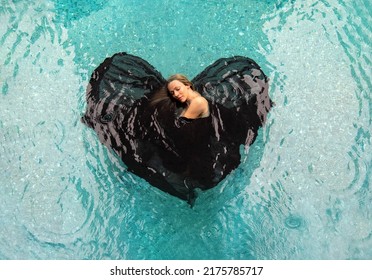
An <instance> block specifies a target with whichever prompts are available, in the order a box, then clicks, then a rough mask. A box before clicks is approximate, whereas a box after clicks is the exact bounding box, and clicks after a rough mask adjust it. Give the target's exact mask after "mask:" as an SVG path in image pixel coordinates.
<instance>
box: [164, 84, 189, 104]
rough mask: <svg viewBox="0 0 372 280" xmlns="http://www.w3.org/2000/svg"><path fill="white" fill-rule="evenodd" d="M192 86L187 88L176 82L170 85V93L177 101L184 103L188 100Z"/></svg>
mask: <svg viewBox="0 0 372 280" xmlns="http://www.w3.org/2000/svg"><path fill="white" fill-rule="evenodd" d="M189 90H190V86H187V85H185V84H183V83H181V82H180V81H177V80H174V81H171V82H170V83H169V84H168V91H169V92H170V94H171V95H172V96H173V98H174V99H176V100H177V101H179V102H181V103H184V102H186V100H187V96H188V92H189Z"/></svg>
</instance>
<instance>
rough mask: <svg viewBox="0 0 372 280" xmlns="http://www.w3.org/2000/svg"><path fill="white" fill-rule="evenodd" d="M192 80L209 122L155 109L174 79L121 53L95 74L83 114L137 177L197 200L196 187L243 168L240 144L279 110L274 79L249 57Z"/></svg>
mask: <svg viewBox="0 0 372 280" xmlns="http://www.w3.org/2000/svg"><path fill="white" fill-rule="evenodd" d="M192 82H193V84H194V89H195V90H196V91H198V92H199V93H200V94H201V95H202V96H204V97H205V98H206V99H207V101H208V103H209V110H210V116H209V117H206V118H199V119H186V118H182V117H178V115H177V113H176V111H175V110H173V109H169V108H166V109H164V106H163V105H162V104H161V103H159V104H157V105H154V106H153V105H152V104H151V102H150V100H151V98H152V96H153V95H154V94H155V93H156V92H157V91H158V90H159V89H160V88H161V87H163V86H164V85H165V84H166V80H165V79H164V78H163V77H162V75H161V74H160V73H159V72H158V71H157V70H156V69H155V68H154V67H153V66H152V65H150V64H149V63H148V62H146V61H145V60H143V59H142V58H140V57H137V56H133V55H130V54H127V53H117V54H115V55H113V56H112V57H110V58H106V59H105V61H104V62H103V63H102V64H101V65H100V66H99V67H98V68H97V69H96V70H95V71H94V72H93V74H92V76H91V79H90V81H89V84H88V87H87V92H86V100H87V108H86V112H85V114H84V116H83V117H82V121H83V122H84V123H85V124H86V125H87V126H89V127H91V128H93V129H94V130H95V132H96V133H97V135H98V137H99V139H100V141H101V142H102V143H103V144H104V145H106V146H107V147H108V148H109V149H111V150H113V151H114V152H115V153H116V154H117V155H119V156H120V157H121V159H122V160H123V162H124V163H125V164H126V165H127V167H128V170H129V171H130V172H132V173H134V174H136V175H138V176H140V177H142V178H144V179H146V180H147V181H148V182H149V183H150V184H151V185H153V186H155V187H157V188H159V189H161V190H163V191H165V192H167V193H169V194H171V195H174V196H177V197H179V198H181V199H184V200H187V201H189V202H190V203H192V201H193V200H194V199H195V193H194V189H195V188H200V189H202V190H206V189H209V188H212V187H214V186H216V185H217V184H218V183H219V182H220V181H221V180H223V179H224V178H225V177H226V176H227V175H228V174H229V173H230V172H231V171H232V170H233V169H235V168H236V167H237V166H238V165H239V163H240V146H241V145H242V144H244V145H247V146H248V145H251V144H252V143H253V141H254V140H255V138H256V135H257V131H258V129H259V128H260V126H262V125H263V124H264V123H265V120H266V116H267V113H268V112H269V110H270V108H271V106H272V102H271V100H270V98H269V95H268V79H267V77H266V75H265V74H264V73H263V71H262V70H261V68H260V67H259V65H258V64H257V63H256V62H254V61H253V60H252V59H250V58H247V57H242V56H234V57H229V58H221V59H218V60H217V61H216V62H215V63H213V64H212V65H210V66H208V67H207V68H206V69H205V70H204V71H202V72H201V73H200V74H199V75H197V76H196V77H195V78H194V79H192ZM161 106H163V107H161Z"/></svg>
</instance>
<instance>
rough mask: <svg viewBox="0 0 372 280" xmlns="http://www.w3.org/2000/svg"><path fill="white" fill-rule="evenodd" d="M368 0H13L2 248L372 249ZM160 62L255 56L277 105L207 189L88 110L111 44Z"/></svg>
mask: <svg viewBox="0 0 372 280" xmlns="http://www.w3.org/2000/svg"><path fill="white" fill-rule="evenodd" d="M371 13H372V8H371V3H370V2H369V1H367V0H356V1H351V0H346V1H345V0H343V1H341V0H309V1H305V0H297V1H295V0H287V1H284V0H282V1H281V0H277V1H256V0H249V1H236V0H235V1H234V0H224V1H215V0H213V1H201V0H200V1H199V0H195V1H176V2H174V1H167V0H161V1H160V0H159V1H150V0H144V1H135V0H105V1H103V0H93V1H71V0H54V1H52V0H30V1H22V0H17V1H15V0H13V1H10V0H3V1H1V7H0V23H1V24H0V91H1V94H0V169H1V173H0V259H136V260H138V259H274V260H277V259H372V191H371V184H370V182H371V177H372V175H371V174H372V172H371V162H372V145H371V131H372V118H371V115H372V114H371V112H372V109H371V108H372V101H371V90H372V83H371V77H372V73H371V60H372V56H371V54H372V51H371V37H372V32H371V26H372V24H371ZM122 51H124V52H128V53H130V54H134V55H137V56H140V57H142V58H143V59H145V60H147V61H148V62H149V63H150V64H152V65H153V66H155V67H156V68H157V69H158V70H159V71H160V72H161V73H162V74H163V76H164V77H167V76H169V75H171V74H173V73H176V72H182V73H184V74H186V75H188V76H189V77H194V76H196V75H197V74H198V73H200V72H201V71H202V70H203V69H204V68H205V67H207V66H208V65H210V64H211V63H213V62H214V61H215V60H217V59H218V58H221V57H228V56H232V55H243V56H248V57H250V58H252V59H254V60H255V61H256V62H257V63H258V64H259V65H261V67H262V69H263V71H264V72H265V74H266V75H267V76H269V77H270V96H271V98H272V99H273V100H274V102H275V107H274V108H273V109H272V111H271V112H270V114H269V115H268V120H267V124H266V125H265V126H264V127H263V128H262V129H260V131H259V135H258V137H257V140H256V142H255V143H254V144H253V145H252V146H251V147H250V148H249V150H244V149H243V147H242V149H241V154H242V162H241V164H240V166H239V167H238V168H237V169H235V170H234V171H233V172H232V173H231V174H229V175H228V176H227V177H226V178H225V179H224V180H223V181H222V182H221V183H220V184H219V185H218V186H217V187H215V188H213V189H211V190H208V191H206V192H201V193H199V196H198V199H197V201H196V204H195V206H194V207H193V208H190V207H189V206H188V205H187V203H186V202H184V201H181V200H179V199H178V198H175V197H173V196H170V195H168V194H165V193H163V192H161V191H159V190H158V189H157V188H154V187H152V186H151V185H149V184H148V183H147V182H146V181H145V180H143V179H141V178H139V177H137V176H135V175H133V174H131V173H130V172H127V171H126V166H125V165H124V164H123V163H122V162H121V161H120V160H119V159H118V158H117V157H115V156H114V155H113V154H112V153H111V152H110V151H109V150H107V149H106V148H105V147H104V146H103V145H102V144H101V143H100V142H99V140H98V138H97V136H96V135H95V133H94V132H93V131H92V130H90V129H89V128H87V127H86V126H84V125H83V124H82V123H81V122H80V117H81V115H82V114H83V112H84V110H85V107H86V103H85V88H86V86H87V84H88V81H89V78H90V75H91V72H92V71H93V70H94V69H95V68H96V67H97V66H98V65H99V64H100V63H101V62H102V61H103V60H104V58H106V57H108V56H111V55H113V54H114V53H116V52H122Z"/></svg>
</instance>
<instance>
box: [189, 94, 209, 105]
mask: <svg viewBox="0 0 372 280" xmlns="http://www.w3.org/2000/svg"><path fill="white" fill-rule="evenodd" d="M191 103H193V105H194V106H198V107H199V106H200V107H204V106H208V101H207V99H205V98H204V97H203V96H197V97H195V98H194V99H193V100H192V102H191ZM190 105H191V104H190Z"/></svg>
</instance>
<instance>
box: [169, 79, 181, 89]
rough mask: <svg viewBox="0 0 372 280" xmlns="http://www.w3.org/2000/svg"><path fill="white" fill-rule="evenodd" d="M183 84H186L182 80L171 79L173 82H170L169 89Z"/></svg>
mask: <svg viewBox="0 0 372 280" xmlns="http://www.w3.org/2000/svg"><path fill="white" fill-rule="evenodd" d="M181 86H184V84H183V83H181V82H180V81H178V80H174V81H171V82H170V83H169V84H168V89H169V90H173V89H174V88H176V87H181Z"/></svg>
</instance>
